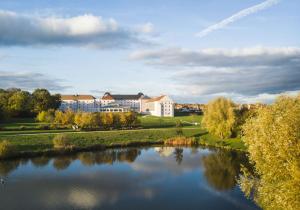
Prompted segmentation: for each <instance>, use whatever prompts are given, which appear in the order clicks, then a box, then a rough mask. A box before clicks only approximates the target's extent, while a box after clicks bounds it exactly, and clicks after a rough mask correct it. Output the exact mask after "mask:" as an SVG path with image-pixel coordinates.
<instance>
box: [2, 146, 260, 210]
mask: <svg viewBox="0 0 300 210" xmlns="http://www.w3.org/2000/svg"><path fill="white" fill-rule="evenodd" d="M243 161H245V159H244V156H242V155H241V154H238V153H234V152H228V151H221V150H208V149H201V148H179V147H176V148H174V147H156V148H123V149H111V150H105V151H98V152H84V153H79V154H76V155H70V156H59V157H53V158H50V157H39V158H33V159H30V161H29V160H28V159H20V160H14V161H5V162H0V176H3V177H4V176H5V177H7V178H8V183H7V184H6V186H5V187H2V188H0V203H1V207H3V209H8V210H9V209H20V207H21V206H22V207H23V208H22V209H232V210H234V209H257V207H256V206H255V205H254V204H253V203H251V202H250V201H249V200H247V199H246V198H245V197H244V196H243V194H242V193H241V191H240V190H239V188H238V187H237V186H236V181H235V178H236V176H237V175H238V174H239V171H240V168H239V165H240V163H241V162H243ZM205 180H207V182H206V181H205ZM224 190H225V191H224ZM15 200H18V202H15Z"/></svg>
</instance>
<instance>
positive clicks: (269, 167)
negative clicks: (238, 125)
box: [241, 96, 300, 210]
mask: <svg viewBox="0 0 300 210" xmlns="http://www.w3.org/2000/svg"><path fill="white" fill-rule="evenodd" d="M243 134H244V136H243V140H244V142H245V143H246V145H247V146H248V152H249V154H250V156H249V157H250V160H251V161H252V162H253V163H254V164H255V168H256V171H257V173H258V174H259V177H260V178H259V180H258V184H256V185H254V186H256V188H255V189H254V192H255V197H254V199H255V200H256V202H257V203H258V204H259V205H260V206H261V207H262V208H264V209H278V210H281V209H282V210H283V209H287V210H292V209H298V208H299V206H300V193H299V192H300V97H299V98H296V97H287V96H281V97H279V98H278V99H277V100H276V101H275V103H274V104H272V105H269V106H267V107H262V108H260V109H258V111H257V113H256V115H255V116H252V117H251V118H250V119H249V120H247V121H246V124H245V125H244V126H243ZM249 179H250V181H248V182H245V180H247V179H245V178H243V179H242V180H244V181H243V183H242V185H241V186H242V189H243V190H244V192H245V193H247V192H248V193H247V194H248V195H249V192H251V190H249V183H251V180H252V183H255V182H253V180H254V179H253V178H251V177H250V178H249Z"/></svg>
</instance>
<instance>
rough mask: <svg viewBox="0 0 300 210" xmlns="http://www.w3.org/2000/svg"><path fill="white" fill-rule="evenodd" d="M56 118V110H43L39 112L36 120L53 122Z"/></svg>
mask: <svg viewBox="0 0 300 210" xmlns="http://www.w3.org/2000/svg"><path fill="white" fill-rule="evenodd" d="M54 118H55V110H53V109H49V110H48V111H41V112H39V113H38V115H37V117H36V120H37V121H39V122H46V123H53V121H54Z"/></svg>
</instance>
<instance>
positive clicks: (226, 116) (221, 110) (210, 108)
mask: <svg viewBox="0 0 300 210" xmlns="http://www.w3.org/2000/svg"><path fill="white" fill-rule="evenodd" d="M202 123H203V125H204V126H205V127H206V128H207V130H208V131H209V132H210V133H211V134H213V135H216V136H218V137H220V138H222V139H224V138H228V137H230V136H231V135H232V133H233V130H234V128H235V125H236V117H235V112H234V103H233V102H232V101H231V100H230V99H227V98H224V97H219V98H217V99H215V100H213V101H210V102H209V103H208V105H207V108H206V110H205V112H204V117H203V121H202Z"/></svg>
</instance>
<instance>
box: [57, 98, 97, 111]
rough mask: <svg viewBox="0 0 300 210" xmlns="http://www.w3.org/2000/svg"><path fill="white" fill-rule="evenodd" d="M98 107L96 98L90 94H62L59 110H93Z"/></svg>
mask: <svg viewBox="0 0 300 210" xmlns="http://www.w3.org/2000/svg"><path fill="white" fill-rule="evenodd" d="M97 108H100V106H99V104H97V102H96V98H95V97H94V96H92V95H62V96H61V105H60V108H59V109H60V110H62V111H65V110H67V109H71V110H72V111H74V112H78V111H82V112H93V111H94V110H95V109H97Z"/></svg>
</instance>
